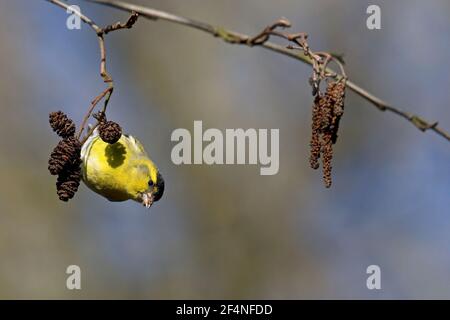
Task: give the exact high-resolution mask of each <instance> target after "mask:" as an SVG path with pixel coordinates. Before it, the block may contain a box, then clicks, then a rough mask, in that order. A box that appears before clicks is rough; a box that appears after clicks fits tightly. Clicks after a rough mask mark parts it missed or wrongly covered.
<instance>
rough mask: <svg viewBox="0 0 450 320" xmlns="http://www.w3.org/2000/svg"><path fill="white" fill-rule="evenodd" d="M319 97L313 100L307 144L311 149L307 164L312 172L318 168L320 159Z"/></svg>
mask: <svg viewBox="0 0 450 320" xmlns="http://www.w3.org/2000/svg"><path fill="white" fill-rule="evenodd" d="M319 102H320V97H319V96H316V97H315V99H314V104H313V111H312V125H311V129H312V130H311V131H312V135H311V142H310V143H309V146H310V147H311V153H310V156H309V164H310V165H311V168H313V169H314V170H316V169H318V168H319V158H320V149H321V143H320V128H321V120H320V118H321V115H320V105H319Z"/></svg>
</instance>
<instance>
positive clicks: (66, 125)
mask: <svg viewBox="0 0 450 320" xmlns="http://www.w3.org/2000/svg"><path fill="white" fill-rule="evenodd" d="M95 118H96V119H97V121H98V130H99V136H100V138H101V139H102V140H103V141H105V142H107V143H110V144H114V143H116V142H117V141H118V140H119V139H120V137H121V135H122V128H121V127H120V125H119V124H117V123H115V122H113V121H107V120H106V116H105V114H104V113H102V112H99V113H97V114H96V117H95ZM49 122H50V126H51V127H52V129H53V131H55V132H56V134H57V135H58V136H59V137H60V138H61V140H60V141H59V142H58V144H57V145H56V147H55V148H54V149H53V151H52V153H51V154H50V158H49V160H48V170H49V171H50V174H52V175H56V176H58V178H57V180H56V193H57V194H58V197H59V199H60V200H61V201H65V202H67V201H69V200H70V199H72V198H73V197H74V195H75V193H76V192H77V190H78V187H79V186H80V180H81V158H80V155H81V146H82V144H81V142H80V140H79V138H78V137H76V136H75V131H76V127H75V123H74V122H73V120H72V119H70V118H68V117H67V115H66V114H65V113H64V112H62V111H56V112H52V113H50V115H49Z"/></svg>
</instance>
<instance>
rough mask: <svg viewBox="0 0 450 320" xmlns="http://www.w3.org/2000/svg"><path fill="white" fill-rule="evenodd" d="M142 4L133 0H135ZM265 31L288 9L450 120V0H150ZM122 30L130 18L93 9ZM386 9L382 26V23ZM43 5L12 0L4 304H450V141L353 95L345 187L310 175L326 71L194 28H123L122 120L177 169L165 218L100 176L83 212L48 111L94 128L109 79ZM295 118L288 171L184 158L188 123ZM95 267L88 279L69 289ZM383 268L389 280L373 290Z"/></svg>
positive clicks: (355, 62)
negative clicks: (374, 270) (319, 77)
mask: <svg viewBox="0 0 450 320" xmlns="http://www.w3.org/2000/svg"><path fill="white" fill-rule="evenodd" d="M130 1H131V0H130ZM133 2H134V3H139V4H143V5H148V6H152V7H155V8H158V9H162V10H167V11H169V12H173V13H177V14H180V15H184V16H187V17H192V18H195V19H198V20H201V21H205V22H210V23H214V24H217V25H223V26H226V27H229V28H231V29H233V30H236V31H240V32H243V33H247V34H251V35H253V34H256V33H258V32H259V31H260V30H261V29H262V28H264V27H265V26H266V25H267V24H269V23H271V22H272V21H274V20H276V19H278V18H280V17H283V16H285V17H287V18H288V19H289V20H290V21H291V22H292V23H293V29H292V30H293V31H304V32H307V33H309V35H310V42H309V43H310V45H311V47H312V48H313V49H314V50H319V51H332V52H338V53H344V54H345V60H346V63H347V73H348V75H349V77H350V79H351V80H353V81H354V82H356V83H358V84H360V85H361V86H362V87H364V88H366V89H368V90H369V91H371V92H373V93H374V94H376V95H378V96H379V97H381V98H383V99H386V100H387V101H389V102H392V103H393V104H394V105H396V106H400V107H401V108H404V109H406V110H409V111H411V112H415V113H418V114H421V115H423V116H424V117H425V118H427V119H430V120H439V123H440V125H441V126H442V127H443V128H446V129H448V130H450V109H449V101H450V91H449V90H448V86H449V83H450V73H449V72H447V69H448V66H447V59H448V57H449V55H450V38H449V37H448V31H449V29H450V2H448V1H445V0H441V1H438V0H432V1H410V0H401V1H360V0H345V1H343V0H340V1H335V0H314V1H313V0H303V1H300V0H278V1H269V0H258V1H257V0H246V1H240V0H232V1H230V0H216V1H207V0H189V1H186V0H152V1H133ZM72 4H77V5H79V6H80V7H81V10H82V12H83V13H85V14H86V15H88V16H89V17H91V18H93V19H94V20H95V21H96V22H97V24H99V25H101V26H104V25H107V24H110V23H114V22H116V21H118V20H120V21H126V19H127V18H128V14H127V13H124V12H120V11H117V10H115V9H112V8H107V7H103V6H99V5H95V4H90V3H86V2H84V1H74V2H72ZM370 4H378V5H379V6H380V7H381V14H382V16H381V24H382V29H381V30H378V31H369V30H368V29H367V28H366V19H367V16H368V15H367V14H366V8H367V7H368V6H369V5H370ZM66 18H67V14H66V13H65V12H64V10H62V9H60V8H58V7H56V6H54V5H52V4H49V3H47V2H45V1H42V0H35V1H28V0H19V1H11V0H0V40H1V46H0V110H1V117H0V123H1V125H0V134H1V135H2V139H0V150H1V153H0V180H1V182H2V183H1V184H0V298H7V299H10V298H31V299H37V298H45V299H46V298H49V299H56V298H68V299H80V298H87V299H91V298H105V299H110V298H111V299H116V298H125V299H129V298H137V299H155V298H162V299H171V298H179V299H188V298H189V299H222V298H224V299H225V298H236V299H240V298H246V299H250V298H255V299H259V298H268V299H271V298H273V299H303V298H306V299H310V298H319V299H327V298H343V299H349V298H369V299H378V298H450V249H449V248H450V232H449V231H450V209H449V208H450V179H449V177H450V166H449V159H450V145H449V143H448V141H445V140H444V139H442V138H441V137H438V136H437V135H436V134H434V133H431V132H429V133H426V134H424V133H421V132H420V131H419V130H417V129H416V128H414V127H413V126H412V125H411V124H410V123H408V122H406V121H404V120H403V119H401V118H399V117H397V116H395V115H393V114H390V113H382V112H379V111H378V110H377V109H376V108H374V107H373V106H371V105H370V104H368V103H367V102H365V101H364V100H362V99H361V98H359V97H358V96H356V95H355V94H353V93H352V92H348V94H347V101H346V112H345V115H344V117H343V120H342V122H341V130H340V134H339V140H338V143H337V145H336V146H335V159H334V168H333V170H334V173H333V177H334V183H333V186H332V188H331V189H329V190H328V189H325V188H324V186H323V183H322V180H321V172H319V171H314V170H312V169H310V168H309V162H308V157H309V146H308V145H309V139H310V125H311V124H310V118H311V116H310V112H311V103H312V97H311V89H310V87H309V86H308V77H309V76H310V72H311V69H310V67H308V66H306V65H304V64H302V63H300V62H299V61H295V60H293V59H289V58H287V57H284V56H281V55H278V54H275V53H272V52H269V51H266V50H262V49H259V48H246V47H240V46H233V45H228V44H225V43H223V42H222V41H220V40H218V39H214V38H213V37H211V36H209V35H207V34H204V33H201V32H198V31H196V30H192V29H188V28H184V27H181V26H178V25H173V24H170V23H167V22H163V21H160V22H156V23H155V22H152V21H149V20H146V19H140V20H139V21H138V22H137V24H136V25H135V26H134V28H133V29H131V30H126V31H118V32H114V33H112V34H110V35H108V36H107V38H106V45H107V53H108V61H107V63H108V69H109V72H110V73H111V74H112V76H113V78H114V80H115V88H116V90H115V92H114V95H113V96H112V99H111V102H110V106H109V118H110V119H111V120H115V121H118V122H119V123H120V124H121V125H122V127H123V128H125V130H126V131H127V132H129V133H131V134H133V135H135V136H136V137H138V138H139V139H140V140H141V141H142V142H143V144H144V146H145V147H146V149H147V151H148V152H149V153H150V155H151V157H152V158H153V160H154V161H155V162H156V163H157V164H158V166H159V168H160V170H161V172H162V174H163V176H164V177H165V180H166V192H165V194H164V197H163V198H162V199H161V201H159V202H158V203H156V204H155V205H154V206H153V207H152V208H151V210H150V211H147V210H145V208H143V207H142V206H141V205H140V204H138V203H134V202H130V201H129V202H124V203H111V202H108V201H107V200H105V199H104V198H102V197H100V196H98V195H96V194H94V193H93V192H91V191H89V190H88V189H87V188H86V187H85V186H84V185H82V186H81V187H80V190H79V191H78V193H77V194H76V197H75V198H74V199H73V200H71V201H70V202H69V203H62V202H60V201H59V200H58V198H57V196H56V193H55V177H54V176H50V174H49V173H48V171H47V159H48V155H49V153H50V152H51V150H52V148H53V147H54V145H55V144H56V143H57V137H56V135H55V134H54V133H53V132H52V131H51V129H50V127H49V125H48V113H49V112H51V111H55V110H59V109H62V110H64V111H65V112H67V113H68V114H69V116H71V117H72V118H73V119H75V120H76V121H77V123H79V122H80V120H81V119H82V117H83V114H84V112H85V111H86V109H87V107H88V105H89V103H90V101H91V100H92V99H93V97H95V96H96V95H97V94H98V93H99V92H101V91H102V90H103V88H104V84H103V82H102V80H101V78H100V76H99V72H98V70H99V53H98V44H97V39H96V37H95V35H94V34H93V32H92V30H91V29H90V28H88V27H87V26H86V25H83V26H82V29H81V30H72V31H71V30H68V29H67V28H66ZM194 120H202V121H203V126H204V128H218V129H221V130H224V129H225V128H279V129H280V170H279V173H278V174H277V175H274V176H261V175H259V166H255V165H253V166H252V165H239V166H238V165H234V166H232V165H230V166H207V165H191V166H189V165H182V166H176V165H174V164H173V163H172V161H171V158H170V153H171V149H172V147H173V146H174V145H175V143H173V142H171V141H170V135H171V133H172V131H173V130H174V129H176V128H187V129H188V130H190V131H192V130H193V121H194ZM71 264H76V265H79V266H80V267H81V272H82V282H81V285H82V290H73V291H69V290H67V289H66V277H67V275H66V273H65V271H66V268H67V266H68V265H71ZM371 264H376V265H379V266H380V267H381V272H382V278H381V281H382V282H381V285H382V290H368V289H367V288H366V278H367V276H368V275H367V274H366V268H367V266H369V265H371Z"/></svg>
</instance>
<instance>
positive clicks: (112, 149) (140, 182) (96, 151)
mask: <svg viewBox="0 0 450 320" xmlns="http://www.w3.org/2000/svg"><path fill="white" fill-rule="evenodd" d="M81 157H82V160H83V165H82V173H83V175H82V177H83V181H84V182H85V184H86V185H87V186H88V187H89V188H90V189H92V190H93V191H95V192H97V193H99V194H101V195H102V196H104V197H106V198H107V199H109V200H111V201H125V200H128V199H134V200H137V199H138V196H139V193H141V192H145V190H147V189H148V182H149V180H150V179H154V181H156V180H155V179H156V175H157V172H158V171H157V168H156V166H155V165H154V164H153V162H152V161H151V160H150V159H149V158H148V156H147V154H146V153H145V151H144V148H143V147H142V145H141V144H140V143H139V142H138V141H137V140H136V139H134V138H133V137H131V136H127V135H122V137H121V138H120V140H119V141H117V142H116V143H114V144H108V143H106V142H104V141H103V140H102V139H101V138H100V137H98V135H94V136H92V137H90V138H89V139H88V140H87V141H86V143H85V144H84V145H83V149H82V154H81Z"/></svg>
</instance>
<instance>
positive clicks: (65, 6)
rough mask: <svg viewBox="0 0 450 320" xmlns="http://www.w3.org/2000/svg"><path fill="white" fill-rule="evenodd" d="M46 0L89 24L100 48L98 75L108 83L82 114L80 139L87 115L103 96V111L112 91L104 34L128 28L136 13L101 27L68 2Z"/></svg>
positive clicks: (135, 18)
mask: <svg viewBox="0 0 450 320" xmlns="http://www.w3.org/2000/svg"><path fill="white" fill-rule="evenodd" d="M46 1H48V2H50V3H53V4H55V5H57V6H59V7H61V8H63V9H65V10H66V11H71V12H72V13H73V14H76V15H77V16H78V17H80V19H81V21H83V22H84V23H86V24H87V25H89V26H90V27H91V28H92V29H93V30H94V32H95V34H96V35H97V38H98V45H99V49H100V75H101V77H102V79H103V81H104V82H105V83H106V84H107V85H108V87H107V88H106V89H105V90H104V91H103V92H102V93H100V94H99V95H98V96H97V97H96V98H95V99H94V100H93V101H92V102H91V106H90V108H89V109H88V111H87V113H86V115H85V116H84V118H83V121H82V123H81V126H80V129H79V131H78V134H77V138H78V139H80V138H81V134H82V133H83V131H84V129H85V126H86V124H87V121H88V119H89V117H90V116H91V114H92V111H93V110H94V108H95V106H96V105H97V104H98V103H99V102H100V101H101V100H102V99H103V98H104V99H105V100H104V104H103V109H102V112H104V113H105V112H106V108H107V106H108V102H109V100H110V98H111V95H112V93H113V91H114V81H113V79H112V77H111V76H110V75H109V73H108V71H107V70H106V48H105V39H104V35H105V34H107V33H108V32H111V31H116V30H120V29H125V28H127V29H130V28H131V27H133V25H134V24H135V23H136V21H137V19H138V14H137V13H136V12H132V14H131V16H130V18H129V19H128V21H127V22H126V23H124V24H122V23H120V22H117V23H115V24H112V25H108V26H106V27H105V28H101V27H99V26H98V25H97V24H96V23H95V22H94V21H93V20H92V19H90V18H89V17H87V16H85V15H84V14H82V13H81V12H79V11H77V10H74V8H73V7H72V6H71V5H70V4H67V3H65V2H63V1H60V0H46ZM95 127H96V126H95ZM90 134H92V132H89V133H88V135H87V136H86V137H85V138H84V139H83V141H82V142H84V141H85V140H86V139H87V138H88V137H89V135H90Z"/></svg>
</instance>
